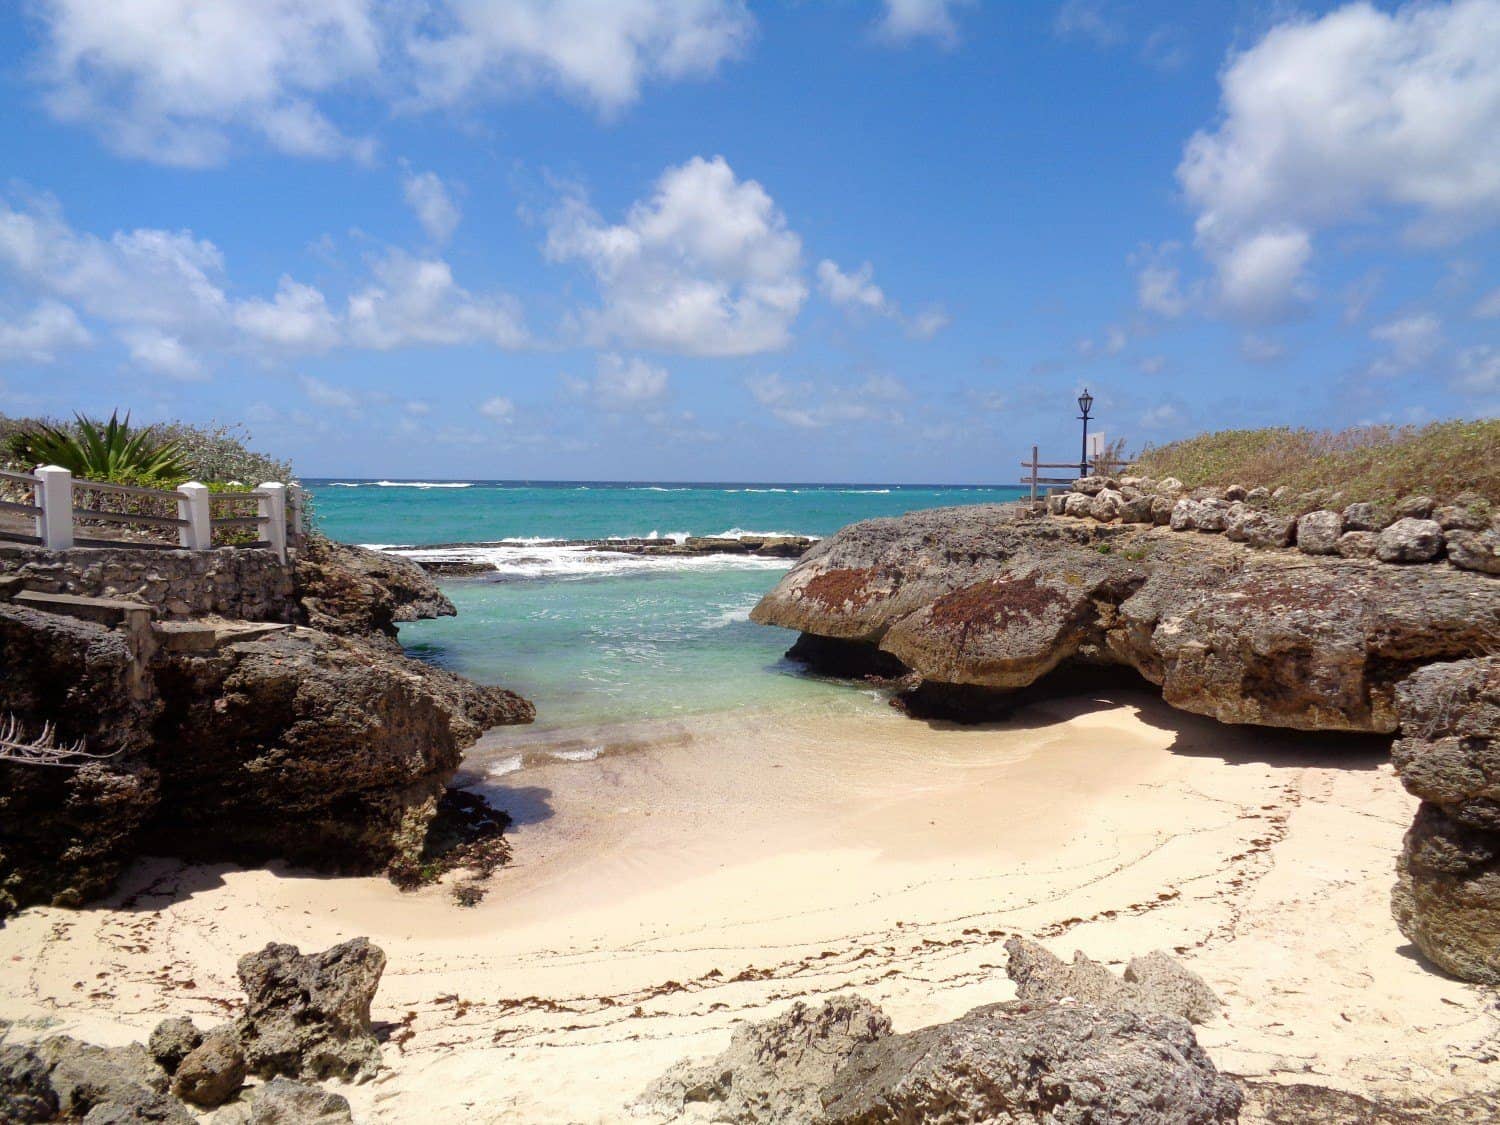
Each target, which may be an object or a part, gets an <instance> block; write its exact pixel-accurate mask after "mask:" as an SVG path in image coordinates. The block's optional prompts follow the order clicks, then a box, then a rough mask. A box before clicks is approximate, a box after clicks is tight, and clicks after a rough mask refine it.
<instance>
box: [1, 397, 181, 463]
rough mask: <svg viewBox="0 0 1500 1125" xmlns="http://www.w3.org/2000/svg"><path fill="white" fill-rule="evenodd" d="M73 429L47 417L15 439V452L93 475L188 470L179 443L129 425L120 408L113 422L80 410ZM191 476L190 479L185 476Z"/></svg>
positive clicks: (34, 460) (31, 460) (31, 459)
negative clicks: (91, 416)
mask: <svg viewBox="0 0 1500 1125" xmlns="http://www.w3.org/2000/svg"><path fill="white" fill-rule="evenodd" d="M76 419H77V421H76V424H75V425H74V426H73V427H72V428H67V427H64V426H56V425H50V424H48V423H45V422H42V423H38V424H37V425H35V426H33V427H31V428H29V429H25V430H21V431H19V432H17V433H16V434H14V435H13V436H12V438H11V448H12V451H13V453H14V454H15V455H16V456H17V457H18V458H19V459H20V460H21V461H23V462H26V463H28V464H30V465H32V466H36V465H59V466H61V467H62V468H64V469H67V470H68V471H69V472H71V473H72V474H73V475H74V476H78V477H88V478H90V479H92V480H115V479H116V478H120V477H130V478H132V479H142V478H145V479H150V480H172V479H174V478H177V477H180V476H181V475H182V474H183V472H184V471H185V470H186V462H185V461H184V460H183V459H182V456H181V454H180V451H179V449H178V447H177V445H176V444H175V443H174V442H172V441H169V440H162V439H161V438H159V437H157V436H156V435H155V433H154V432H153V431H152V430H151V429H149V428H147V429H144V430H143V429H139V428H137V427H134V426H132V425H131V424H130V415H129V414H126V415H125V417H124V418H121V417H120V412H119V411H118V410H117V411H115V412H114V413H113V414H111V415H110V416H109V421H108V422H95V421H94V420H93V419H91V418H85V417H84V416H83V415H82V414H79V415H76ZM183 479H186V478H183Z"/></svg>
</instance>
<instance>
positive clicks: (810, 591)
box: [802, 567, 878, 609]
mask: <svg viewBox="0 0 1500 1125" xmlns="http://www.w3.org/2000/svg"><path fill="white" fill-rule="evenodd" d="M875 578H876V571H875V568H874V567H855V568H849V569H842V570H825V571H824V572H823V573H822V574H820V575H818V576H817V577H816V578H813V579H812V580H810V581H809V582H808V583H807V585H806V586H804V587H802V596H803V597H804V598H811V599H812V600H813V601H815V602H818V603H819V604H821V605H823V606H824V607H826V608H828V609H841V608H843V607H845V606H848V607H849V608H851V609H861V608H863V607H864V606H866V605H869V603H870V602H872V601H874V600H875V598H876V596H877V593H878V591H875V590H872V589H871V588H870V584H871V583H872V582H873V581H874V580H875Z"/></svg>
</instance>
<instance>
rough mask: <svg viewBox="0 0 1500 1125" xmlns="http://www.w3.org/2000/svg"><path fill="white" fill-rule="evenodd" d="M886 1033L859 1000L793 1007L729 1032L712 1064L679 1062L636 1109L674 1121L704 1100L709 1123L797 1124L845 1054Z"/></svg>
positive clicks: (887, 1027) (881, 1019) (882, 1019)
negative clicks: (725, 1044)
mask: <svg viewBox="0 0 1500 1125" xmlns="http://www.w3.org/2000/svg"><path fill="white" fill-rule="evenodd" d="M890 1034H891V1021H890V1019H889V1017H887V1016H886V1014H885V1013H884V1012H882V1011H881V1010H880V1009H879V1008H877V1007H876V1006H875V1005H874V1004H871V1003H870V1002H869V1001H867V1000H864V999H863V998H861V997H859V996H853V995H845V996H835V997H834V998H833V999H831V1000H828V1001H826V1002H824V1003H823V1004H821V1005H819V1006H818V1007H811V1006H809V1005H807V1004H804V1003H801V1002H798V1003H796V1004H793V1005H792V1006H791V1007H790V1008H789V1009H787V1011H786V1012H784V1013H783V1014H782V1015H780V1016H778V1017H776V1018H775V1019H772V1020H767V1021H765V1022H763V1023H756V1024H745V1025H742V1026H741V1027H739V1028H737V1029H736V1030H735V1033H734V1036H733V1038H732V1039H731V1040H730V1044H729V1047H728V1049H727V1050H725V1051H724V1052H723V1053H722V1054H721V1055H719V1056H718V1057H716V1058H714V1059H713V1060H711V1061H709V1062H704V1063H690V1062H684V1063H679V1064H678V1065H677V1066H675V1067H673V1068H672V1069H671V1070H669V1071H667V1073H666V1074H664V1075H662V1077H661V1078H659V1079H657V1080H656V1082H654V1083H652V1085H651V1086H650V1087H649V1088H648V1089H647V1090H646V1092H645V1093H643V1094H642V1095H641V1097H640V1098H639V1099H638V1101H637V1106H638V1108H640V1109H642V1110H645V1111H649V1112H653V1113H658V1114H663V1115H667V1116H677V1115H678V1114H680V1113H682V1111H683V1110H684V1108H685V1107H686V1106H687V1105H689V1104H692V1103H710V1104H712V1105H713V1111H712V1117H713V1120H715V1121H728V1122H740V1123H745V1125H750V1123H755V1125H760V1123H765V1125H771V1123H777V1125H781V1123H784V1125H802V1123H804V1122H807V1121H810V1120H812V1119H813V1118H815V1117H816V1116H817V1115H818V1111H819V1110H820V1109H821V1107H822V1102H821V1097H820V1095H821V1093H822V1090H823V1089H824V1087H826V1086H827V1085H828V1083H829V1082H830V1081H831V1080H832V1079H833V1076H834V1074H835V1073H837V1071H838V1069H839V1068H840V1067H842V1066H843V1065H844V1063H845V1062H846V1061H847V1060H848V1058H849V1056H850V1055H851V1054H852V1053H853V1052H854V1051H855V1050H856V1049H857V1048H859V1047H860V1046H862V1045H864V1044H868V1043H873V1042H875V1041H877V1040H879V1039H881V1038H884V1037H886V1036H888V1035H890Z"/></svg>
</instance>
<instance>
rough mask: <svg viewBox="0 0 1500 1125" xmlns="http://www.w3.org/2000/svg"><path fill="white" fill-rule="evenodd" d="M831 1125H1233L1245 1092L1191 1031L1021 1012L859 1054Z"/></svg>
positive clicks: (834, 1092)
mask: <svg viewBox="0 0 1500 1125" xmlns="http://www.w3.org/2000/svg"><path fill="white" fill-rule="evenodd" d="M822 1101H823V1113H822V1116H821V1117H819V1118H817V1119H816V1120H818V1121H819V1122H822V1123H824V1125H856V1123H857V1125H883V1123H890V1125H905V1123H908V1122H917V1121H927V1122H934V1123H938V1122H944V1123H952V1125H958V1123H967V1122H973V1123H976V1125H977V1123H1001V1122H1004V1123H1021V1122H1089V1121H1097V1122H1131V1123H1132V1125H1168V1123H1170V1125H1206V1123H1209V1122H1232V1121H1235V1120H1236V1118H1237V1115H1238V1112H1239V1108H1240V1101H1241V1096H1240V1092H1239V1089H1238V1087H1236V1086H1235V1084H1234V1083H1233V1082H1231V1081H1230V1080H1229V1079H1227V1078H1225V1077H1223V1076H1221V1075H1220V1074H1219V1073H1218V1071H1217V1070H1215V1069H1214V1065H1213V1063H1212V1062H1210V1061H1209V1059H1208V1056H1207V1055H1206V1054H1205V1053H1204V1052H1203V1050H1202V1048H1201V1047H1199V1046H1198V1043H1197V1040H1196V1039H1195V1038H1194V1037H1193V1032H1192V1028H1191V1027H1189V1026H1188V1024H1187V1022H1186V1021H1184V1020H1180V1019H1177V1018H1175V1017H1172V1016H1166V1015H1160V1014H1156V1013H1142V1012H1133V1011H1126V1010H1119V1009H1114V1010H1106V1009H1099V1008H1092V1007H1086V1006H1078V1007H1060V1006H1057V1005H1052V1004H1048V1005H1043V1006H1040V1007H1037V1006H1032V1005H1029V1004H1025V1003H1020V1002H1014V1003H1005V1004H992V1005H989V1006H987V1007H982V1008H976V1009H974V1010H973V1011H972V1012H969V1013H968V1014H967V1015H965V1016H961V1017H960V1018H959V1019H956V1020H954V1021H952V1022H951V1023H945V1024H938V1025H936V1026H934V1027H927V1028H922V1029H920V1030H918V1031H913V1032H909V1033H908V1034H905V1035H892V1036H886V1037H883V1038H880V1039H877V1040H876V1041H875V1042H873V1043H868V1044H865V1045H864V1046H862V1047H860V1048H858V1049H857V1050H856V1051H855V1052H854V1053H853V1054H852V1055H851V1056H850V1058H849V1060H848V1062H847V1063H845V1064H844V1066H843V1067H841V1068H840V1069H839V1070H838V1072H837V1073H836V1074H835V1075H834V1077H833V1080H832V1082H831V1083H830V1084H829V1085H828V1086H827V1088H826V1089H825V1090H824V1091H823V1096H822Z"/></svg>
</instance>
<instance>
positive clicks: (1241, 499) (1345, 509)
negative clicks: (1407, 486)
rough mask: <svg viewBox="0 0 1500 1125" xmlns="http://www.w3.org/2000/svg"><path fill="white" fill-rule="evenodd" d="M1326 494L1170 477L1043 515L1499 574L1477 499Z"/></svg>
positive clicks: (1089, 486) (1071, 494) (1498, 522)
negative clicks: (1196, 483)
mask: <svg viewBox="0 0 1500 1125" xmlns="http://www.w3.org/2000/svg"><path fill="white" fill-rule="evenodd" d="M1342 499H1343V498H1342V497H1341V495H1340V494H1339V493H1337V492H1335V491H1332V490H1329V489H1324V490H1320V491H1317V492H1306V493H1301V494H1298V495H1296V496H1292V495H1289V494H1288V490H1287V489H1285V488H1278V489H1276V490H1275V491H1274V492H1272V491H1271V490H1269V489H1265V488H1251V489H1246V488H1242V487H1239V486H1234V485H1232V486H1230V487H1229V488H1199V489H1194V490H1192V491H1188V490H1187V489H1186V488H1185V486H1184V485H1183V483H1182V482H1181V481H1179V480H1176V479H1175V478H1173V477H1167V478H1165V479H1163V480H1153V479H1151V478H1149V477H1129V476H1127V477H1121V478H1120V479H1118V480H1116V479H1114V478H1111V477H1097V476H1096V477H1083V478H1082V479H1080V480H1078V481H1076V482H1074V484H1073V485H1072V487H1071V488H1070V490H1069V491H1067V492H1061V493H1054V494H1053V495H1051V496H1049V497H1048V498H1047V511H1048V512H1049V513H1050V514H1052V515H1054V516H1072V517H1074V518H1076V519H1091V520H1096V521H1098V522H1099V523H1139V524H1158V525H1162V526H1168V527H1170V528H1171V529H1172V530H1173V531H1196V532H1203V533H1205V534H1209V535H1220V534H1222V535H1224V536H1225V537H1227V538H1229V539H1233V540H1235V541H1236V542H1241V543H1245V544H1247V545H1249V546H1251V547H1260V548H1283V549H1290V548H1295V549H1297V550H1299V551H1301V552H1302V553H1303V554H1307V555H1339V556H1342V557H1343V558H1355V559H1368V558H1373V559H1376V560H1378V561H1380V562H1385V563H1394V564H1409V563H1432V562H1440V561H1442V560H1444V559H1446V560H1447V561H1448V562H1450V563H1452V564H1453V565H1454V566H1456V567H1458V568H1460V569H1462V570H1475V571H1479V572H1481V573H1483V574H1500V513H1497V512H1496V511H1495V510H1494V509H1493V506H1492V505H1491V504H1490V503H1489V502H1488V501H1487V500H1485V499H1484V498H1483V497H1481V496H1477V495H1474V494H1469V493H1466V494H1464V495H1462V496H1459V497H1456V498H1455V499H1454V501H1453V502H1452V503H1449V504H1438V503H1436V502H1434V501H1433V500H1432V499H1431V498H1430V497H1426V496H1408V497H1405V498H1403V499H1402V500H1400V501H1398V502H1396V503H1395V504H1392V505H1388V506H1387V505H1380V504H1370V503H1354V504H1343V503H1342Z"/></svg>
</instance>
